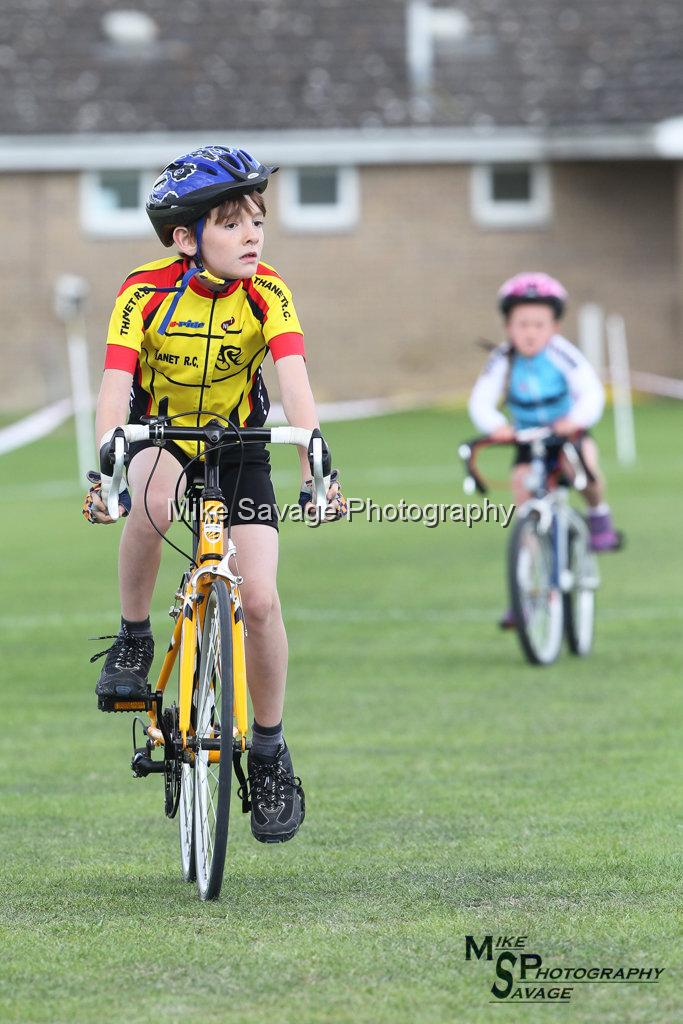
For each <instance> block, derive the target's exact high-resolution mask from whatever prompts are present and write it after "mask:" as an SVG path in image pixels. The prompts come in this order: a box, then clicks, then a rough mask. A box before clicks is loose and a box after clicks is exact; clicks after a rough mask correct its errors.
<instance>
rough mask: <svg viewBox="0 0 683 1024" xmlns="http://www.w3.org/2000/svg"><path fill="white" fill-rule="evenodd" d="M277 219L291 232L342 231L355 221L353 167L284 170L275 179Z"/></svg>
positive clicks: (356, 200) (356, 190)
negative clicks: (276, 181)
mask: <svg viewBox="0 0 683 1024" xmlns="http://www.w3.org/2000/svg"><path fill="white" fill-rule="evenodd" d="M278 179H279V181H278V196H279V200H280V219H281V221H282V224H283V225H284V227H286V228H289V229H290V230H292V231H344V230H348V229H349V228H352V227H354V225H355V224H356V221H357V220H358V208H359V188H358V172H357V170H356V168H355V167H297V168H286V169H285V170H283V171H282V172H281V173H280V174H279V175H278Z"/></svg>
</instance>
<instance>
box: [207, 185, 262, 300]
mask: <svg viewBox="0 0 683 1024" xmlns="http://www.w3.org/2000/svg"><path fill="white" fill-rule="evenodd" d="M215 218H216V210H211V212H210V214H209V216H208V217H207V219H206V224H205V226H204V233H203V235H202V258H203V260H204V266H205V267H206V269H207V270H208V271H209V273H211V274H213V275H214V276H215V277H221V278H223V279H229V280H233V281H235V280H237V279H238V278H245V277H252V276H253V275H254V274H255V273H256V268H257V266H258V263H259V260H260V259H261V250H262V249H263V214H262V213H261V211H260V210H259V208H258V206H256V204H255V203H253V202H252V201H251V199H249V200H248V208H247V209H238V210H236V211H235V213H234V214H232V215H231V216H230V217H229V218H228V220H227V221H226V222H224V223H221V224H217V223H216V220H215Z"/></svg>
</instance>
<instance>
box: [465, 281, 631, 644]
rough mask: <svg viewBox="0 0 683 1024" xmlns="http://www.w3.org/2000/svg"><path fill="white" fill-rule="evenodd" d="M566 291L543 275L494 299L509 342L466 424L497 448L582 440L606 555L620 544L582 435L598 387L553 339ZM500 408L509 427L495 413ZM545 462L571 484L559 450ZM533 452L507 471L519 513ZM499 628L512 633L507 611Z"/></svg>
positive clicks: (594, 418) (597, 410)
mask: <svg viewBox="0 0 683 1024" xmlns="http://www.w3.org/2000/svg"><path fill="white" fill-rule="evenodd" d="M566 301H567V292H566V291H565V289H564V288H563V287H562V285H561V284H560V282H559V281H556V280H555V279H554V278H552V277H549V276H548V274H542V273H523V274H516V275H515V276H514V277H511V278H510V279H509V280H508V281H506V282H505V283H504V284H503V286H502V287H501V289H500V291H499V292H498V306H499V309H500V312H501V313H502V315H503V318H504V322H505V330H506V333H507V339H508V340H507V341H505V342H504V343H503V344H502V345H500V346H499V347H498V348H497V349H496V350H495V351H494V352H493V354H492V355H491V358H490V359H489V361H488V363H487V364H486V367H485V369H484V371H483V373H482V374H481V375H480V377H479V379H478V380H477V382H476V384H475V385H474V388H473V390H472V394H471V396H470V401H469V413H470V417H471V419H472V421H473V423H474V424H475V426H476V427H477V429H478V430H479V431H481V432H482V433H483V434H488V435H489V436H490V437H491V438H492V439H493V440H495V441H514V440H515V436H516V432H517V431H518V430H524V429H526V428H529V427H544V426H547V427H550V428H551V429H552V431H553V433H555V434H558V435H559V436H561V437H576V438H580V439H581V453H582V456H583V459H584V461H585V463H586V466H587V467H588V469H589V470H590V472H591V474H592V476H593V478H594V479H593V480H592V481H591V482H590V483H589V484H588V486H587V487H586V489H585V491H584V492H583V493H584V497H585V499H586V502H587V504H588V527H589V529H590V536H591V547H592V549H593V550H594V551H612V550H615V549H616V548H618V547H619V546H620V542H621V538H620V535H619V534H618V533H617V531H616V530H615V529H614V526H613V524H612V517H611V513H610V508H609V505H608V504H607V502H606V500H605V482H604V479H603V478H602V476H601V474H600V468H599V465H598V450H597V446H596V444H595V442H594V441H593V440H592V438H590V437H588V436H587V435H586V431H587V430H588V428H589V427H592V426H593V425H594V424H595V423H597V422H598V420H599V419H600V417H601V415H602V411H603V408H604V404H605V395H604V390H603V387H602V384H601V383H600V380H599V378H598V376H597V374H596V373H595V371H594V370H593V368H592V366H591V365H590V363H589V362H588V360H587V359H586V358H585V357H584V356H583V355H582V353H581V352H580V351H579V350H578V349H577V348H575V346H574V345H572V344H571V342H569V341H567V339H566V338H564V337H562V335H561V334H560V333H559V321H560V319H561V317H562V315H563V313H564V309H565V305H566ZM503 402H504V403H505V405H506V406H507V408H508V410H509V413H510V418H511V420H512V422H509V421H508V419H507V418H506V417H505V416H504V414H503V413H502V412H501V411H500V410H499V408H498V407H499V405H500V404H501V403H503ZM548 457H549V460H550V461H551V462H552V463H553V464H557V461H558V459H559V460H561V463H562V470H563V472H565V473H566V474H567V475H568V476H570V477H571V469H570V467H569V466H568V465H566V464H565V463H566V460H564V459H562V456H561V453H560V450H559V446H558V449H557V451H555V452H549V456H548ZM530 461H531V450H530V446H529V445H528V444H518V445H517V450H516V455H515V459H514V463H513V470H512V494H513V499H514V502H515V504H516V505H517V506H519V505H521V504H523V503H524V502H525V501H526V500H527V498H528V497H529V493H528V491H527V489H526V480H527V478H528V475H529V463H530ZM500 625H501V626H502V627H503V628H512V627H514V625H515V623H514V619H513V616H512V613H511V612H507V613H506V614H505V616H504V617H503V619H502V620H501V623H500Z"/></svg>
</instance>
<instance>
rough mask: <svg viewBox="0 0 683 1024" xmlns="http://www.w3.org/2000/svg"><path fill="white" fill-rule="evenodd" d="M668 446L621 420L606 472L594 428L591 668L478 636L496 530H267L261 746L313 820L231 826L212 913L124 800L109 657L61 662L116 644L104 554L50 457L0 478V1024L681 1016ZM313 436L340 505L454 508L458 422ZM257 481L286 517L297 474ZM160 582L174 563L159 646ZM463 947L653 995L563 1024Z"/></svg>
mask: <svg viewBox="0 0 683 1024" xmlns="http://www.w3.org/2000/svg"><path fill="white" fill-rule="evenodd" d="M682 426H683V408H682V407H681V406H680V405H677V404H675V403H673V402H671V403H667V402H663V401H662V402H651V403H644V404H642V405H640V406H639V407H638V408H637V429H638V443H639V456H640V460H639V464H638V466H637V467H636V468H635V469H629V470H625V469H621V468H619V467H618V466H617V465H616V463H615V458H614V449H613V442H612V433H611V427H610V423H609V420H608V418H607V417H606V418H605V422H604V424H603V425H602V426H601V427H600V429H599V430H598V431H597V437H598V440H599V441H600V442H601V450H602V453H603V464H604V467H605V469H606V471H607V475H608V479H609V487H610V497H611V500H612V503H613V506H614V508H615V510H616V518H617V522H618V525H619V526H620V527H621V528H623V529H624V530H625V531H626V533H627V535H628V547H627V548H626V550H625V551H624V552H623V553H622V554H619V555H616V556H615V555H611V556H606V557H605V558H604V559H603V560H602V562H601V565H602V571H603V587H602V590H601V592H600V595H599V615H598V628H597V639H596V647H595V651H594V653H593V655H592V656H591V657H590V658H589V659H586V660H576V659H572V658H570V656H569V655H567V654H563V655H562V658H561V660H560V661H559V662H558V663H557V664H556V665H555V666H552V667H550V668H547V669H537V668H536V669H534V668H531V667H530V666H528V665H526V664H525V663H524V662H523V660H522V656H521V654H520V651H519V649H518V646H517V643H516V640H515V638H514V637H512V636H510V635H505V634H501V633H499V632H498V631H497V630H496V628H495V620H496V617H497V615H498V614H499V612H500V611H501V609H502V607H503V603H504V595H503V591H502V586H503V564H504V561H503V559H504V546H505V542H506V534H505V533H504V532H503V531H502V530H501V529H500V528H499V527H497V526H495V525H490V526H483V525H482V526H477V527H475V528H473V529H472V530H467V529H466V527H464V526H462V525H457V524H447V525H443V526H440V527H439V528H437V529H433V530H428V529H426V528H425V527H424V526H422V525H419V524H414V525H412V524H405V525H400V524H394V525H392V524H384V525H378V524H376V523H375V524H372V525H369V524H367V523H366V522H364V521H363V520H362V519H361V518H360V517H358V518H355V519H354V520H353V522H352V523H350V524H349V523H340V524H335V525H333V526H329V527H324V528H322V529H320V530H309V529H307V528H306V527H305V526H302V525H300V524H295V523H290V524H286V525H285V526H284V527H283V529H282V555H281V569H280V590H281V597H282V602H283V607H284V612H285V619H286V623H287V627H288V633H289V640H290V651H291V661H290V674H289V690H288V702H287V709H286V732H287V737H288V741H289V744H290V747H291V748H292V752H293V756H294V764H295V769H296V771H297V773H298V774H300V775H301V776H302V778H303V780H304V783H305V787H306V797H307V807H308V813H307V818H306V822H305V825H304V827H303V828H302V830H301V833H300V834H299V836H297V838H296V839H295V840H294V841H293V842H292V843H289V844H286V845H283V846H277V847H272V848H271V847H263V846H260V845H259V844H257V843H255V842H254V841H253V840H252V838H251V836H250V833H249V826H248V821H247V819H246V818H243V817H242V816H241V815H238V813H237V810H238V802H237V801H235V802H234V804H233V808H234V811H235V813H234V816H233V820H232V832H231V840H230V847H229V860H228V866H227V870H226V878H225V883H224V890H223V896H222V898H221V900H220V901H219V902H218V903H214V904H201V903H200V902H199V901H198V900H197V898H196V895H195V892H194V889H193V888H192V887H190V886H186V885H185V884H183V883H182V882H181V880H180V876H179V857H178V842H177V825H176V822H169V821H167V820H166V819H165V818H164V816H163V809H162V792H161V789H162V787H161V782H160V780H159V779H158V778H155V777H151V778H149V779H145V780H137V779H133V778H132V776H131V774H130V771H129V767H128V765H129V760H130V755H131V742H130V716H122V715H119V716H113V715H106V716H105V715H102V714H100V713H98V712H97V710H96V704H95V697H94V693H93V687H94V683H95V679H96V677H97V673H98V670H99V665H100V664H101V663H98V664H97V665H95V666H91V665H90V664H89V663H88V657H89V655H90V654H91V653H94V652H95V651H98V650H101V649H102V647H104V646H106V644H105V643H103V642H101V641H100V642H98V641H95V642H89V641H88V639H87V638H88V637H89V636H97V635H99V634H101V633H110V632H113V631H115V628H116V626H117V614H118V613H117V599H116V562H115V552H116V546H117V539H118V528H117V527H113V528H111V529H106V530H105V529H93V528H90V527H88V526H87V525H86V524H85V523H84V521H83V520H82V519H81V516H80V513H79V506H80V490H79V489H78V488H77V487H76V486H75V484H74V483H73V481H72V478H73V477H74V474H75V468H74V464H75V456H74V450H73V442H72V436H71V433H70V430H69V429H67V428H64V429H63V430H61V431H59V432H58V433H57V434H55V435H54V436H53V437H52V438H50V439H49V440H48V441H45V442H41V443H39V444H36V445H32V446H30V447H28V448H25V449H23V450H21V451H18V452H14V453H11V454H9V455H5V456H3V457H2V458H0V479H1V480H2V488H1V490H0V514H1V515H2V517H3V520H2V527H3V528H2V531H1V534H0V535H1V537H2V552H1V554H2V566H3V579H4V592H5V600H4V603H3V610H2V613H1V614H0V626H1V629H2V632H1V635H2V670H3V677H4V680H5V683H4V686H3V701H4V714H3V718H4V720H5V737H4V742H3V744H2V748H1V755H0V756H1V757H2V772H1V773H0V780H1V781H0V813H1V814H2V828H1V831H0V836H1V840H0V841H1V844H2V846H1V848H0V910H1V924H0V927H1V929H2V932H1V935H2V939H1V942H2V947H1V948H2V967H1V969H0V1020H2V1021H3V1022H21V1024H29V1022H36V1024H38V1022H41V1024H61V1022H64V1024H66V1022H79V1024H80V1022H83V1024H92V1022H95V1021H97V1022H98V1024H119V1022H126V1024H137V1022H143V1021H145V1022H146V1021H148V1020H152V1019H154V1020H160V1021H169V1022H175V1021H178V1022H179V1021H181V1020H186V1019H188V1018H189V1017H190V1016H191V1017H192V1018H193V1019H194V1020H197V1021H201V1022H222V1021H231V1020H237V1019H238V1018H240V1017H243V1018H245V1019H247V1020H251V1021H256V1022H261V1021H264V1022H265V1021H272V1022H274V1024H289V1022H292V1024H294V1022H296V1024H309V1022H310V1024H313V1022H321V1024H322V1022H325V1024H327V1022H330V1024H347V1022H348V1024H350V1022H354V1024H365V1022H368V1024H370V1022H373V1024H375V1022H377V1024H379V1022H382V1024H383V1022H387V1024H389V1022H391V1024H396V1022H398V1024H403V1022H405V1024H408V1022H410V1024H422V1022H425V1024H427V1022H429V1024H450V1022H465V1024H479V1022H487V1024H488V1022H489V1021H493V1022H497V1021H499V1020H503V1019H504V1020H505V1021H506V1022H518V1021H531V1022H535V1021H537V1020H538V1021H546V1020H548V1019H549V1018H550V1017H552V1018H553V1020H555V1016H554V1015H558V1016H561V1017H562V1020H563V1021H565V1022H566V1021H571V1022H586V1024H589V1022H590V1024H593V1022H596V1021H600V1022H615V1024H617V1022H618V1024H622V1022H631V1021H632V1022H643V1024H656V1022H662V1024H670V1022H673V1021H674V1020H680V1019H683V1000H682V999H681V996H680V994H679V986H680V984H681V976H680V974H678V975H676V969H677V965H678V963H679V960H680V958H679V956H678V953H679V951H680V915H679V908H680V905H681V893H680V876H681V844H680V840H681V824H680V814H679V812H680V799H679V798H680V778H681V755H680V715H681V701H680V690H681V680H680V636H681V625H682V621H683V601H682V600H681V591H680V586H681V584H680V581H681V577H682V575H683V557H682V555H681V540H680V525H679V523H680V506H679V503H678V500H679V499H680V481H681V479H682V478H683V475H682V470H683V454H682V451H681V436H682V430H681V427H682ZM326 433H327V435H328V437H329V440H330V442H331V445H332V448H333V451H334V454H335V461H336V462H337V463H338V464H339V465H340V466H341V467H342V468H343V479H344V488H345V491H346V492H347V493H348V495H349V496H350V495H354V496H362V497H366V496H371V497H372V498H373V499H374V500H375V501H377V502H380V503H381V502H388V501H391V502H396V501H398V500H400V499H401V498H405V499H406V500H407V501H414V502H418V503H421V504H424V503H426V502H431V501H460V500H465V499H464V498H463V496H462V491H461V488H460V477H461V474H460V470H459V467H458V465H457V464H456V458H455V451H456V448H457V442H458V441H459V440H462V439H463V438H465V437H467V436H470V435H471V433H472V431H471V427H469V426H468V425H467V423H466V421H465V417H464V415H463V413H462V412H461V411H454V410H445V409H444V410H434V411H429V412H421V413H411V414H403V415H395V416H389V417H385V418H381V419H375V420H367V421H364V422H357V423H349V424H333V425H330V427H329V429H328V430H327V431H326ZM274 463H275V471H276V480H277V482H278V483H279V484H280V487H279V493H280V499H281V501H284V500H289V499H291V498H293V497H294V495H295V493H296V491H297V490H298V488H297V480H296V473H295V467H294V465H293V456H292V453H291V452H289V453H288V452H282V451H278V452H277V453H276V457H275V458H274ZM493 463H494V457H493V456H491V457H490V462H489V463H488V464H489V465H490V466H491V467H492V473H493V475H494V476H498V477H499V478H500V479H502V478H504V476H505V472H506V471H505V469H504V466H503V463H501V461H500V458H499V457H498V465H497V466H496V467H493ZM493 497H495V498H496V499H497V500H499V501H508V500H509V499H508V496H507V494H506V493H505V492H504V491H503V490H497V491H496V492H495V493H494V495H493ZM20 530H21V533H20ZM20 536H21V537H22V538H23V543H22V544H21V545H20V543H19V537H20ZM181 569H182V564H181V562H180V560H179V559H178V557H177V556H176V555H174V554H173V553H172V552H169V554H168V555H167V556H166V559H165V563H164V566H163V567H162V573H161V578H160V583H159V587H158V590H157V600H156V604H155V612H154V617H153V618H154V625H155V629H156V635H157V639H158V641H159V642H158V649H159V650H163V648H164V646H165V644H164V640H165V638H166V632H167V630H168V628H169V627H170V620H168V619H167V618H166V617H165V612H166V609H167V608H168V605H169V603H170V596H171V593H172V589H174V588H175V585H176V584H177V580H178V578H179V576H180V572H181ZM466 934H473V935H475V936H477V937H479V936H483V935H484V934H493V935H494V936H498V935H503V934H507V935H510V934H521V935H527V936H528V937H529V943H528V948H529V950H531V951H534V952H539V953H541V954H542V955H543V958H544V965H545V966H550V967H552V966H558V965H561V966H574V967H590V966H600V967H619V966H626V967H631V966H638V967H639V966H643V967H651V966H660V967H664V968H666V970H665V972H664V974H663V975H662V977H661V980H660V983H659V984H658V985H642V984H641V985H632V986H624V985H608V984H602V985H585V984H581V985H577V986H576V987H575V989H574V993H573V996H572V1001H571V1003H570V1004H569V1005H566V1006H564V1007H563V1008H562V1009H559V1008H551V1007H550V1006H534V1005H524V1006H517V1007H515V1006H513V1005H511V1004H509V1003H506V1004H505V1005H492V1004H491V1003H490V1002H489V1000H490V999H491V993H490V986H491V985H492V984H493V982H494V980H495V975H494V970H493V965H492V964H488V963H484V962H483V961H482V962H480V963H477V962H465V959H464V948H465V943H464V937H465V935H466Z"/></svg>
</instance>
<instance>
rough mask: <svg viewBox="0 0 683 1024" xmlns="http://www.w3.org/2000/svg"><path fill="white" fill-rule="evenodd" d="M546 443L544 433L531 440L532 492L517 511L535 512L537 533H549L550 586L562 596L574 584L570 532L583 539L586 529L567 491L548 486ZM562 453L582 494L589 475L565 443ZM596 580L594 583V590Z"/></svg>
mask: <svg viewBox="0 0 683 1024" xmlns="http://www.w3.org/2000/svg"><path fill="white" fill-rule="evenodd" d="M546 439H547V437H546V436H544V434H543V433H540V434H539V435H538V436H533V435H532V437H531V439H530V447H531V463H530V466H529V478H528V481H527V487H528V489H529V490H530V491H531V492H532V497H530V498H529V499H527V501H525V502H524V504H523V505H522V506H521V507H520V508H519V509H518V510H517V514H518V515H519V516H524V515H526V514H527V513H529V512H531V511H534V512H536V514H537V516H538V532H539V533H540V534H546V533H548V532H550V535H551V543H552V553H553V564H552V574H551V582H552V585H553V586H554V587H557V589H558V590H560V591H562V593H563V594H566V593H569V591H571V590H572V588H573V586H574V584H575V580H574V574H573V572H572V571H571V569H570V568H569V532H570V528H572V529H574V530H575V531H576V533H577V534H578V535H579V536H581V537H583V538H586V539H587V537H588V528H587V527H586V524H585V522H584V520H583V518H582V517H581V516H580V515H579V513H578V512H577V511H576V509H574V508H573V507H572V505H571V504H570V502H569V492H570V487H569V486H567V484H565V483H562V482H561V479H560V480H558V482H557V483H556V485H555V486H554V487H552V488H551V487H549V486H548V477H549V475H552V474H549V473H548V469H547V466H546V463H545V451H546V449H545V444H544V441H545V440H546ZM562 453H563V455H564V456H565V458H567V460H568V461H569V462H570V464H571V465H572V468H573V470H574V474H575V475H574V485H573V486H574V488H575V489H576V490H583V489H584V488H585V486H586V484H587V482H588V471H587V470H586V468H585V466H584V464H583V461H582V459H581V456H580V454H579V453H578V452H577V449H576V448H575V447H574V446H573V445H570V444H568V443H565V444H564V445H563V446H562ZM598 584H599V579H597V578H596V580H595V581H594V582H593V587H594V588H597V586H598Z"/></svg>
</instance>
